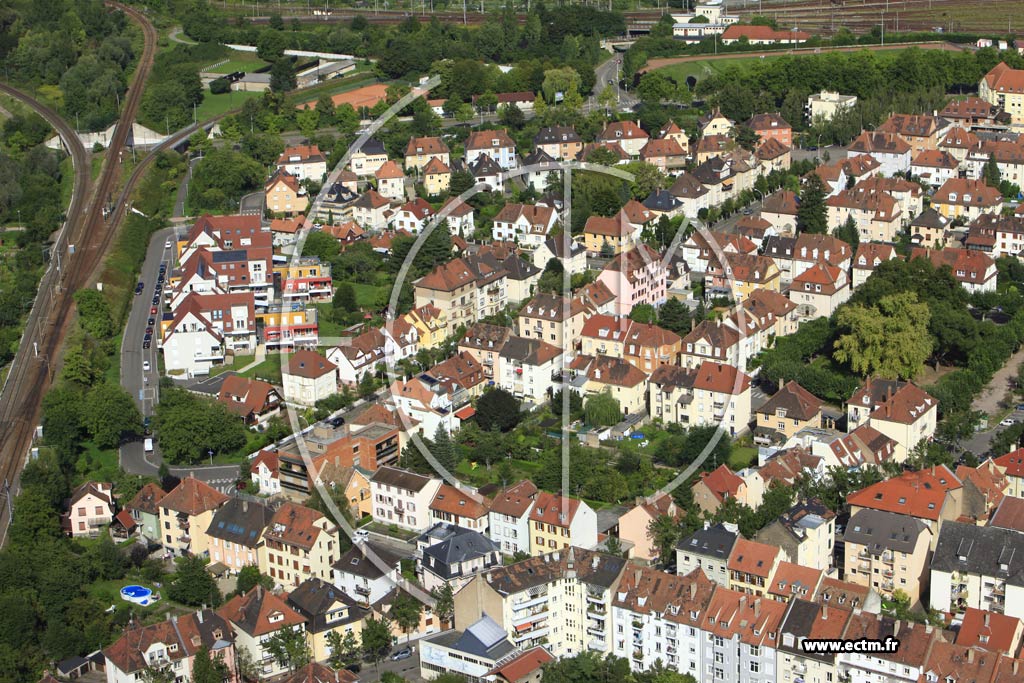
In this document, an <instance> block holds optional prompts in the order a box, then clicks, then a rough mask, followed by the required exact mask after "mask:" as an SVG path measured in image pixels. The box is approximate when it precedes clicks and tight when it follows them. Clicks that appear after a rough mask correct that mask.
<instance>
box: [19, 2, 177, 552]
mask: <svg viewBox="0 0 1024 683" xmlns="http://www.w3.org/2000/svg"><path fill="white" fill-rule="evenodd" d="M105 4H106V5H107V6H108V7H113V8H116V9H118V10H120V11H122V12H124V13H125V14H127V15H128V16H129V17H130V18H131V19H132V20H134V21H135V22H136V23H137V24H138V25H139V26H140V28H141V29H142V32H143V38H144V45H143V49H142V55H141V56H140V58H139V63H138V66H137V67H136V69H135V73H134V74H133V76H132V81H131V84H130V85H129V88H128V92H127V96H126V97H125V102H124V108H123V110H122V112H121V116H120V118H119V119H118V122H117V126H116V128H115V129H114V134H113V136H112V138H111V141H110V145H109V147H108V150H109V154H108V156H107V159H106V160H105V162H104V164H103V168H102V170H101V173H100V177H99V179H98V181H97V183H96V184H95V187H94V192H93V193H92V201H90V202H87V201H86V199H85V197H86V195H87V194H88V193H87V192H84V191H83V192H80V191H79V187H80V186H79V183H80V182H81V183H82V185H81V187H83V188H86V189H87V188H88V186H89V177H90V173H91V171H90V167H89V163H88V158H87V157H86V156H85V151H84V148H82V145H81V142H79V141H78V138H77V136H76V135H75V133H74V131H73V130H72V129H71V128H70V127H69V126H68V125H67V124H66V123H65V122H64V121H62V120H61V119H60V117H59V116H57V115H56V113H55V112H53V111H52V110H49V109H48V108H46V107H43V106H42V105H41V104H39V103H38V102H35V101H34V100H32V101H31V102H32V103H34V104H30V106H33V108H34V109H36V111H38V112H39V113H40V114H41V115H42V116H43V117H44V118H46V119H47V120H48V121H50V124H51V125H53V126H54V128H55V129H57V131H58V133H60V135H61V138H62V139H64V140H65V141H66V142H65V144H66V145H68V146H69V147H70V148H71V151H72V158H73V159H74V165H75V174H76V178H75V191H74V194H73V202H72V206H71V208H70V209H69V211H68V218H67V221H66V223H65V225H64V227H63V228H62V230H61V233H60V234H59V235H58V238H57V242H56V243H55V245H54V251H53V258H54V259H55V262H52V264H51V267H50V268H49V269H48V270H47V272H46V274H45V275H44V277H43V281H42V282H41V283H40V289H39V293H38V295H37V297H36V301H35V304H34V305H33V307H32V312H31V313H30V315H29V322H28V324H27V325H26V328H25V334H24V336H23V337H22V343H21V347H20V348H19V350H18V355H17V356H16V357H15V361H14V366H13V367H12V369H11V373H10V375H9V377H8V381H7V382H6V384H5V386H4V391H3V394H2V396H0V424H2V425H3V430H4V431H3V442H2V444H0V484H2V483H6V486H5V489H4V490H3V491H2V492H0V494H2V495H3V496H4V497H5V499H6V500H5V501H4V504H3V505H2V506H0V545H2V544H3V543H4V542H5V541H6V539H7V528H8V526H9V525H10V521H11V519H10V510H11V503H12V500H13V498H14V497H15V496H16V495H17V493H18V491H19V490H20V487H19V479H18V478H19V475H20V472H21V468H22V466H23V465H24V464H25V460H26V457H27V453H28V449H29V447H30V446H31V443H32V438H33V435H34V432H35V426H36V424H37V423H38V420H39V413H40V409H41V403H42V398H43V396H44V395H45V393H46V391H47V390H48V389H49V386H50V383H51V381H52V380H53V377H54V374H55V371H56V368H57V361H58V355H59V353H60V350H61V346H62V344H63V342H64V337H65V335H66V334H67V331H68V326H69V323H70V321H71V318H72V315H71V313H72V310H73V300H72V296H73V295H74V293H75V292H76V291H77V290H79V289H81V288H82V287H85V286H87V285H88V284H89V282H90V281H91V279H92V277H93V276H94V273H95V272H96V271H97V270H98V267H99V266H100V264H101V263H102V260H103V257H104V255H105V254H106V252H107V250H108V249H109V247H110V244H111V242H112V241H113V238H114V234H115V232H116V228H117V221H115V220H111V221H109V222H108V221H107V220H106V216H104V204H105V202H106V199H107V198H108V197H110V196H111V195H112V194H113V192H114V191H115V189H116V188H117V182H118V179H119V177H120V170H121V168H120V156H121V152H122V150H123V149H124V146H125V142H126V141H127V139H128V134H129V132H130V131H131V127H132V123H133V122H134V121H135V115H136V113H137V112H138V108H139V104H140V103H141V101H142V93H143V89H144V86H145V83H146V80H147V79H148V78H149V72H150V70H151V69H152V67H153V58H154V56H155V54H156V44H157V34H156V29H155V28H154V27H153V24H152V23H150V21H149V19H148V18H146V16H145V15H144V14H143V13H142V12H140V11H139V10H137V9H135V8H133V7H129V6H126V5H123V4H121V3H119V2H113V1H112V0H107V1H106V2H105ZM7 91H8V92H11V94H15V95H20V93H17V91H13V90H10V89H8V90H7ZM22 99H23V100H24V101H26V102H28V101H29V100H26V99H25V97H24V96H22ZM29 99H31V98H29ZM82 174H84V175H82ZM116 213H118V212H115V214H116ZM69 245H74V253H73V254H71V253H68V247H69ZM62 252H63V253H62Z"/></svg>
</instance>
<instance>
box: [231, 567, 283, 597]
mask: <svg viewBox="0 0 1024 683" xmlns="http://www.w3.org/2000/svg"><path fill="white" fill-rule="evenodd" d="M256 586H263V588H264V589H267V590H269V589H271V588H273V587H274V580H273V579H272V578H270V577H269V576H267V575H266V574H263V573H262V572H260V568H259V567H258V566H257V565H255V564H248V565H246V566H244V567H242V568H241V569H240V570H238V578H237V579H236V582H235V592H236V593H238V594H239V595H245V594H246V593H248V592H249V591H251V590H252V589H253V588H255V587H256Z"/></svg>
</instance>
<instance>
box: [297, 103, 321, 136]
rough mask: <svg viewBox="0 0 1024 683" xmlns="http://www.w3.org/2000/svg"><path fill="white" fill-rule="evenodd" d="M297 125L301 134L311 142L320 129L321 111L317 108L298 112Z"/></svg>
mask: <svg viewBox="0 0 1024 683" xmlns="http://www.w3.org/2000/svg"><path fill="white" fill-rule="evenodd" d="M295 123H296V124H297V125H298V126H299V132H301V133H302V135H303V136H305V138H306V139H307V140H310V139H312V138H313V136H314V135H316V131H317V128H319V127H320V111H319V110H318V109H315V108H306V109H303V110H302V111H299V112H296V114H295Z"/></svg>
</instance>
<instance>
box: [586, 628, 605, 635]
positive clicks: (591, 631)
mask: <svg viewBox="0 0 1024 683" xmlns="http://www.w3.org/2000/svg"><path fill="white" fill-rule="evenodd" d="M587 633H589V634H590V635H592V636H603V635H604V627H601V626H588V627H587Z"/></svg>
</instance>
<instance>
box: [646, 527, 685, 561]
mask: <svg viewBox="0 0 1024 683" xmlns="http://www.w3.org/2000/svg"><path fill="white" fill-rule="evenodd" d="M681 534H682V528H681V527H680V526H679V523H678V522H676V520H675V518H674V517H671V516H669V515H658V516H657V517H655V518H654V519H652V520H651V521H650V522H648V524H647V538H648V539H650V541H651V542H652V543H653V544H654V547H655V548H657V549H658V558H659V560H660V561H661V562H662V564H665V563H667V562H668V560H669V559H670V558H672V557H673V553H672V550H673V548H675V545H676V541H678V540H679V537H680V535H681Z"/></svg>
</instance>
